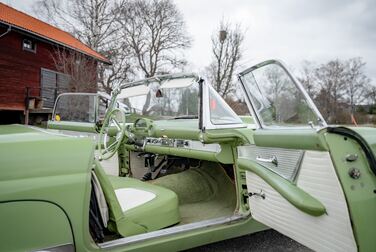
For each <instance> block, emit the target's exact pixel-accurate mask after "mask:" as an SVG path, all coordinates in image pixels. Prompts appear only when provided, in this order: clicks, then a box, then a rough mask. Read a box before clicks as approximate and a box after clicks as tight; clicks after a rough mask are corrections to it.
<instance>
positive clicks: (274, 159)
mask: <svg viewBox="0 0 376 252" xmlns="http://www.w3.org/2000/svg"><path fill="white" fill-rule="evenodd" d="M256 160H257V161H260V162H264V163H272V164H274V165H275V166H278V160H277V157H276V156H272V157H271V158H262V157H260V156H257V157H256Z"/></svg>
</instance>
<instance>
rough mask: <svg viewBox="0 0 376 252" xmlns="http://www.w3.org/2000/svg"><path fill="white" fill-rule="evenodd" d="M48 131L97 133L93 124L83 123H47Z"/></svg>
mask: <svg viewBox="0 0 376 252" xmlns="http://www.w3.org/2000/svg"><path fill="white" fill-rule="evenodd" d="M47 128H48V129H55V130H69V131H78V132H88V133H98V132H97V129H96V125H95V123H85V122H66V121H51V120H50V121H48V123H47Z"/></svg>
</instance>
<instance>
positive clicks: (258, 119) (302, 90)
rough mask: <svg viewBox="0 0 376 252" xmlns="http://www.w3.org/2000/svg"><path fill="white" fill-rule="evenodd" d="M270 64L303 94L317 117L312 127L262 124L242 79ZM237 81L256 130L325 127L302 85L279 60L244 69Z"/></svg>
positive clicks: (324, 122) (308, 125)
mask: <svg viewBox="0 0 376 252" xmlns="http://www.w3.org/2000/svg"><path fill="white" fill-rule="evenodd" d="M271 64H275V65H278V66H279V67H281V68H282V69H283V70H284V71H285V73H286V74H287V76H288V77H289V78H290V79H291V81H292V82H293V83H294V85H295V86H296V87H297V88H298V90H299V91H300V92H301V93H302V94H303V96H304V98H305V99H306V101H307V104H308V106H309V107H310V109H311V110H312V111H313V112H314V114H315V115H316V117H317V121H316V122H315V123H314V124H313V125H310V124H307V125H299V126H278V125H274V126H267V125H265V124H263V123H262V121H263V120H262V117H261V115H260V114H259V113H258V111H257V110H256V108H255V104H254V101H253V100H252V99H251V91H250V90H249V88H248V87H247V84H246V83H245V82H244V79H243V77H244V76H245V75H247V74H252V72H253V71H254V70H256V69H259V68H261V67H264V66H266V65H271ZM238 79H239V81H240V84H241V87H242V89H243V91H244V93H245V96H246V98H247V100H248V102H247V104H249V105H251V108H250V110H251V114H252V116H253V117H254V118H255V119H256V120H255V122H256V125H257V128H264V129H307V128H318V129H321V128H324V127H327V123H326V121H325V119H324V118H323V116H322V115H321V113H320V111H319V110H318V109H317V107H316V105H315V103H314V102H313V100H312V99H311V97H310V96H309V95H308V93H307V91H306V90H305V89H304V87H303V85H302V84H301V83H300V82H299V81H298V80H297V79H296V78H295V77H294V76H293V75H292V74H291V73H290V71H289V70H288V69H287V67H286V65H285V64H284V63H282V62H281V61H280V60H275V59H272V60H266V61H263V62H261V63H259V64H257V65H254V66H252V67H250V68H247V69H245V70H244V71H242V72H240V73H239V74H238Z"/></svg>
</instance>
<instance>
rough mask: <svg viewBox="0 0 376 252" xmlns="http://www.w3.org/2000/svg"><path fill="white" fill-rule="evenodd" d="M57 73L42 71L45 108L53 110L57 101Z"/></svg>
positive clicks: (42, 93) (42, 91)
mask: <svg viewBox="0 0 376 252" xmlns="http://www.w3.org/2000/svg"><path fill="white" fill-rule="evenodd" d="M56 87H57V77H56V73H55V72H53V71H50V70H47V69H43V68H42V70H41V96H42V100H43V107H45V108H53V107H54V104H55V99H56Z"/></svg>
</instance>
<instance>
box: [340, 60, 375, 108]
mask: <svg viewBox="0 0 376 252" xmlns="http://www.w3.org/2000/svg"><path fill="white" fill-rule="evenodd" d="M365 65H366V63H365V62H363V60H362V59H361V58H351V59H349V60H348V61H347V62H346V75H347V79H346V82H345V96H346V99H347V100H348V104H349V105H350V108H351V115H353V114H354V112H355V105H356V104H360V103H361V102H363V101H365V99H366V98H367V97H366V92H367V86H368V85H369V84H370V82H371V80H370V79H369V78H368V77H367V76H366V75H365V73H364V67H365Z"/></svg>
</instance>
